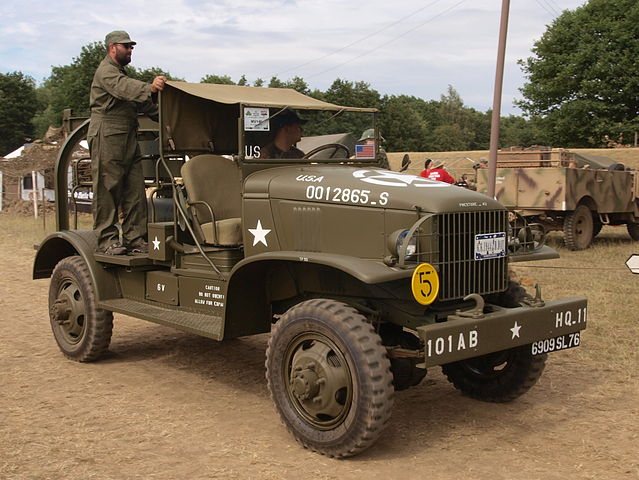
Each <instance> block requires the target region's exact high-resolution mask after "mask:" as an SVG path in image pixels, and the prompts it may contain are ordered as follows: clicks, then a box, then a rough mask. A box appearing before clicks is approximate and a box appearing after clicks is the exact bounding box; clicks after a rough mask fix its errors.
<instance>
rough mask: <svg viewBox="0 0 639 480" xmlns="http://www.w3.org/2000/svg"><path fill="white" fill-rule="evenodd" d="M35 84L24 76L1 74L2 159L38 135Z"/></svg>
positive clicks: (15, 73) (20, 74)
mask: <svg viewBox="0 0 639 480" xmlns="http://www.w3.org/2000/svg"><path fill="white" fill-rule="evenodd" d="M36 109H37V98H36V89H35V82H34V80H33V79H32V78H31V77H28V76H25V75H24V74H22V72H12V73H7V74H0V155H2V156H4V155H6V154H7V153H10V152H11V151H13V150H15V149H16V148H18V147H19V146H21V145H22V144H23V143H24V140H25V137H32V136H33V134H34V128H33V124H32V123H31V120H32V119H33V116H34V115H35V112H36Z"/></svg>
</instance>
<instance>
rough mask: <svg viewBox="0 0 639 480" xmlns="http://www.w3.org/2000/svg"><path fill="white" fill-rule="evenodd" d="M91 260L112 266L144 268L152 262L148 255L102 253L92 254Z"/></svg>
mask: <svg viewBox="0 0 639 480" xmlns="http://www.w3.org/2000/svg"><path fill="white" fill-rule="evenodd" d="M93 258H95V260H96V261H98V262H101V263H111V264H113V265H122V266H124V267H144V266H147V265H153V260H151V259H150V258H149V256H148V255H144V254H137V255H106V254H104V253H94V254H93Z"/></svg>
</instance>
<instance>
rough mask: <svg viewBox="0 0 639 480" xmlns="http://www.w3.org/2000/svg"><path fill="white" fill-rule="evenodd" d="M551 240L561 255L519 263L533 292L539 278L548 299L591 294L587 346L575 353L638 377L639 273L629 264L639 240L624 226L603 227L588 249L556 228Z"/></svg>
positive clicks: (598, 366) (599, 366)
mask: <svg viewBox="0 0 639 480" xmlns="http://www.w3.org/2000/svg"><path fill="white" fill-rule="evenodd" d="M548 244H549V245H550V246H551V247H552V248H554V249H555V250H557V251H558V252H559V254H560V255H561V258H559V259H557V260H546V261H541V262H528V263H522V264H518V265H517V266H515V268H514V269H515V271H516V273H517V274H518V275H520V277H521V279H522V281H523V283H524V284H525V285H526V287H527V288H528V289H529V290H530V291H531V293H532V291H533V290H534V289H533V287H534V283H535V282H539V283H540V285H541V286H542V293H543V296H544V298H546V299H556V298H562V297H570V296H583V297H586V298H587V299H588V322H589V323H588V329H587V330H586V333H585V334H584V340H583V341H584V347H585V348H580V349H577V352H576V353H578V355H579V356H580V357H581V359H582V361H583V362H584V364H585V365H588V368H592V369H593V370H602V369H603V370H606V369H612V370H615V371H617V372H618V373H620V372H623V374H624V376H625V377H626V378H628V379H630V378H634V379H636V378H639V374H638V371H637V367H638V366H639V323H638V322H637V312H638V311H639V295H638V292H639V275H633V274H632V273H631V272H630V270H628V268H627V267H626V265H625V262H626V260H628V258H629V257H630V255H632V254H639V244H638V243H635V242H633V241H632V240H631V239H630V237H629V236H628V234H627V232H626V229H625V228H624V227H604V229H603V230H602V232H601V233H600V234H599V235H598V236H597V238H596V239H595V241H594V243H593V245H592V246H591V247H590V248H589V249H588V250H583V251H577V252H573V251H570V250H567V249H566V248H564V246H563V240H562V235H561V234H559V233H555V234H552V235H551V236H550V238H549V240H548Z"/></svg>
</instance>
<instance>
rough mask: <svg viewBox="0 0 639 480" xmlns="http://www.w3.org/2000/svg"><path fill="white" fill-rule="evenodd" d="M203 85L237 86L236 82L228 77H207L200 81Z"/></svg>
mask: <svg viewBox="0 0 639 480" xmlns="http://www.w3.org/2000/svg"><path fill="white" fill-rule="evenodd" d="M200 82H201V83H216V84H218V85H235V82H234V81H233V80H232V79H231V77H229V76H228V75H206V76H204V77H202V79H201V80H200Z"/></svg>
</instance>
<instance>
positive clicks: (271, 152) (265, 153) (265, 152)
mask: <svg viewBox="0 0 639 480" xmlns="http://www.w3.org/2000/svg"><path fill="white" fill-rule="evenodd" d="M303 156H304V152H302V151H301V150H300V149H299V148H297V147H295V146H291V148H289V149H288V150H287V151H286V152H285V151H284V150H281V149H280V148H279V147H278V146H277V145H275V143H273V142H271V143H269V144H268V145H265V146H264V147H262V148H261V149H260V158H302V157H303Z"/></svg>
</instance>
